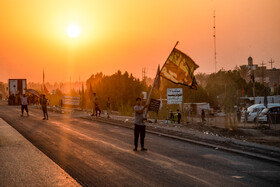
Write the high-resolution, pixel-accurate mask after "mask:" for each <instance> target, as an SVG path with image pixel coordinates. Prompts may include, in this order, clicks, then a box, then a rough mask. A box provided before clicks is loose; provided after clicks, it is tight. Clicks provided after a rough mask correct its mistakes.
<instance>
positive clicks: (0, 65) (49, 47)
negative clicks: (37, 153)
mask: <svg viewBox="0 0 280 187" xmlns="http://www.w3.org/2000/svg"><path fill="white" fill-rule="evenodd" d="M214 9H215V12H216V39H217V70H219V69H221V68H224V69H225V70H229V69H234V67H235V66H240V65H244V64H247V59H248V57H249V56H252V57H253V60H254V64H259V65H260V63H261V62H262V61H263V62H264V63H266V66H267V68H270V64H269V63H268V61H269V60H270V59H271V58H272V59H273V60H274V62H275V63H274V64H273V66H274V67H276V68H279V67H280V64H279V63H280V52H279V51H280V34H279V33H280V11H279V9H280V1H277V0H245V1H244V0H235V1H233V0H232V1H223V0H189V1H180V0H175V1H152V2H150V1H145V0H144V1H141V2H139V1H138V2H134V1H129V0H122V1H117V2H116V1H106V2H98V3H97V2H93V1H83V2H80V1H71V2H68V1H59V2H57V1H44V2H41V1H40V2H39V1H36V0H27V1H18V2H17V3H13V2H12V1H2V2H0V17H1V19H0V30H1V34H0V81H2V82H7V80H8V79H10V78H26V79H27V80H28V82H41V81H42V72H43V69H44V71H45V78H46V79H45V81H46V82H50V83H54V82H69V81H70V77H71V79H72V81H76V80H79V77H80V80H81V81H86V80H87V79H88V78H89V77H90V76H91V75H92V74H96V73H98V72H102V73H103V74H105V75H111V74H113V73H115V72H116V71H118V70H120V71H122V72H125V71H127V72H128V73H132V74H133V75H134V76H135V77H137V78H140V79H141V77H142V68H146V75H147V76H148V77H151V78H152V77H154V75H155V73H156V70H157V66H158V64H160V65H161V66H162V65H163V64H164V62H165V60H166V58H167V57H168V55H169V53H170V52H171V50H172V48H173V46H174V45H175V43H176V41H179V42H180V43H179V45H178V47H177V48H178V49H179V50H181V51H183V52H184V53H186V54H188V55H189V56H190V57H191V58H192V59H193V60H194V61H195V62H196V63H197V64H198V65H199V66H200V67H199V68H198V69H197V71H196V73H199V72H202V73H212V72H214V42H213V12H214ZM73 23H74V24H77V25H78V26H79V28H80V35H79V36H78V37H77V38H71V37H69V36H68V35H67V32H66V30H67V27H68V26H69V24H73Z"/></svg>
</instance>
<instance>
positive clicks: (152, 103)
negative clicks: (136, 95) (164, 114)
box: [148, 99, 160, 113]
mask: <svg viewBox="0 0 280 187" xmlns="http://www.w3.org/2000/svg"><path fill="white" fill-rule="evenodd" d="M159 106H160V100H157V99H151V101H150V104H149V107H148V111H154V112H156V113H158V110H159Z"/></svg>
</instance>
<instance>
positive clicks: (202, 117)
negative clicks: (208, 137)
mask: <svg viewBox="0 0 280 187" xmlns="http://www.w3.org/2000/svg"><path fill="white" fill-rule="evenodd" d="M201 121H202V123H204V122H206V120H205V112H204V109H202V110H201Z"/></svg>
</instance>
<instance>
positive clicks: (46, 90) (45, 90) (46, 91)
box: [44, 85, 49, 94]
mask: <svg viewBox="0 0 280 187" xmlns="http://www.w3.org/2000/svg"><path fill="white" fill-rule="evenodd" d="M44 92H45V94H48V93H49V90H48V89H47V87H46V86H45V85H44Z"/></svg>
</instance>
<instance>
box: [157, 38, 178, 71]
mask: <svg viewBox="0 0 280 187" xmlns="http://www.w3.org/2000/svg"><path fill="white" fill-rule="evenodd" d="M178 44H179V41H177V42H176V44H175V45H174V47H173V49H172V51H171V53H172V52H173V51H174V49H175V47H176V46H177V45H178ZM171 53H170V54H169V55H168V57H167V59H166V61H165V62H164V64H163V66H162V67H161V69H160V72H161V71H162V68H163V67H164V65H165V64H166V62H167V60H168V59H169V57H170V55H171Z"/></svg>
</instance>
